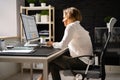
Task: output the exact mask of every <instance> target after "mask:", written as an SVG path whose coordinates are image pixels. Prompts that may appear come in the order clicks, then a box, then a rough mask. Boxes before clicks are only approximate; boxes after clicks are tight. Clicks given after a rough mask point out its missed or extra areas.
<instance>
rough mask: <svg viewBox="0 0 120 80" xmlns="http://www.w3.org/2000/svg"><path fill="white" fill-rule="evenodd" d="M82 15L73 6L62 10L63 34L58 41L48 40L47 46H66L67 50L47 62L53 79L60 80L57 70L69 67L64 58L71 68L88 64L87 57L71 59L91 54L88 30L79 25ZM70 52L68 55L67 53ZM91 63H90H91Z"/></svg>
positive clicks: (83, 67) (80, 67)
mask: <svg viewBox="0 0 120 80" xmlns="http://www.w3.org/2000/svg"><path fill="white" fill-rule="evenodd" d="M81 20H82V16H81V13H80V11H79V10H78V9H77V8H75V7H70V8H67V9H64V10H63V23H64V26H65V27H66V28H65V31H64V36H63V38H62V40H61V41H60V42H51V41H50V42H48V43H47V44H48V45H49V46H53V47H54V48H61V49H63V48H66V47H68V49H69V52H67V53H65V54H63V55H62V56H60V57H59V58H56V59H55V60H53V61H52V62H50V63H49V72H51V75H52V78H53V80H61V77H60V74H59V71H60V70H65V69H69V66H68V65H67V63H66V60H68V59H71V61H69V64H70V67H71V68H73V69H85V68H86V66H87V64H88V60H89V58H88V57H84V58H80V59H72V58H73V57H77V56H82V55H93V53H92V52H93V49H92V43H91V39H90V36H89V32H88V31H86V30H85V29H84V28H83V27H82V26H81V25H80V21H81ZM69 53H70V55H69ZM91 64H92V63H91Z"/></svg>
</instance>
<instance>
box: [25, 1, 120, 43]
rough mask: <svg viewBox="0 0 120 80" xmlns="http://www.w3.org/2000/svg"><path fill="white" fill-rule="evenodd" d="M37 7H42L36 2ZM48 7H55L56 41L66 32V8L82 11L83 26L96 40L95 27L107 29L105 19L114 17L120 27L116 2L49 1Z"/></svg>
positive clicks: (119, 16) (119, 14)
mask: <svg viewBox="0 0 120 80" xmlns="http://www.w3.org/2000/svg"><path fill="white" fill-rule="evenodd" d="M26 5H28V3H27V2H26ZM36 5H40V3H38V0H36ZM47 5H52V6H54V7H55V40H56V41H60V40H61V39H62V36H63V32H64V25H63V23H62V18H63V15H62V13H63V12H62V11H63V9H64V8H67V7H70V6H74V7H76V8H78V9H80V11H81V13H82V16H83V20H82V22H81V24H82V25H83V26H84V28H85V29H87V30H88V31H89V32H90V35H91V37H92V39H93V38H94V36H93V34H94V27H105V26H106V23H105V22H104V17H106V16H114V17H116V18H117V19H118V21H117V23H116V24H115V26H117V27H120V11H119V10H120V7H119V3H118V2H117V1H116V0H47Z"/></svg>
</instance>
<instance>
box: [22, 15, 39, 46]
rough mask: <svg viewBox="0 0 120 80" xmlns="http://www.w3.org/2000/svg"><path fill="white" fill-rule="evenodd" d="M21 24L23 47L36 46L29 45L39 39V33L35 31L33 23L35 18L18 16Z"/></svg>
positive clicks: (34, 23)
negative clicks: (23, 34)
mask: <svg viewBox="0 0 120 80" xmlns="http://www.w3.org/2000/svg"><path fill="white" fill-rule="evenodd" d="M20 15H21V20H22V24H23V29H24V33H25V37H26V43H25V44H24V46H37V45H38V44H31V42H33V41H37V40H39V39H40V37H39V33H38V30H37V25H36V22H35V17H34V16H30V15H25V14H20Z"/></svg>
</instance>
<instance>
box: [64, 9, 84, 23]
mask: <svg viewBox="0 0 120 80" xmlns="http://www.w3.org/2000/svg"><path fill="white" fill-rule="evenodd" d="M63 13H64V15H65V17H67V18H69V19H71V20H73V21H77V20H78V21H82V15H81V13H80V10H78V9H77V8H75V7H70V8H66V9H64V10H63Z"/></svg>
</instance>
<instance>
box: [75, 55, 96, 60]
mask: <svg viewBox="0 0 120 80" xmlns="http://www.w3.org/2000/svg"><path fill="white" fill-rule="evenodd" d="M81 57H89V58H90V59H92V58H94V55H82V56H77V57H73V58H74V59H75V58H81Z"/></svg>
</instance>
